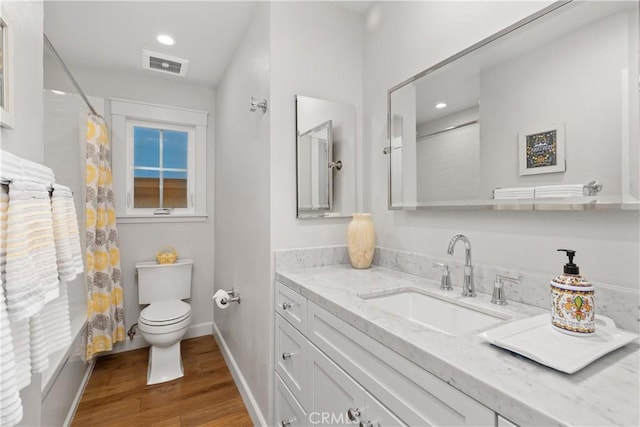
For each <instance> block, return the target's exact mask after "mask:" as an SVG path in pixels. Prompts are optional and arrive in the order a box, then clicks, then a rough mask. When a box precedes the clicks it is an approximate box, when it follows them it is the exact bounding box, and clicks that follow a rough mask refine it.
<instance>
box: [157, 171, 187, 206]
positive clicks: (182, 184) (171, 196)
mask: <svg viewBox="0 0 640 427" xmlns="http://www.w3.org/2000/svg"><path fill="white" fill-rule="evenodd" d="M168 174H170V172H165V173H164V180H163V181H164V191H163V199H164V202H163V204H162V207H163V208H186V207H188V206H187V179H186V176H185V178H183V179H180V178H169V177H168ZM185 175H186V173H185Z"/></svg>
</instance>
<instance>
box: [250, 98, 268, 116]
mask: <svg viewBox="0 0 640 427" xmlns="http://www.w3.org/2000/svg"><path fill="white" fill-rule="evenodd" d="M258 109H260V110H262V112H263V113H266V112H267V100H266V99H263V100H262V101H256V97H255V96H252V97H251V107H249V110H250V111H253V112H255V111H257V110H258Z"/></svg>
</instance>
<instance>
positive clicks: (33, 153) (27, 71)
mask: <svg viewBox="0 0 640 427" xmlns="http://www.w3.org/2000/svg"><path fill="white" fill-rule="evenodd" d="M2 10H3V11H5V12H6V13H7V16H8V17H9V18H10V19H11V21H12V24H13V25H12V27H13V28H12V30H13V33H12V36H13V49H14V52H13V61H14V70H13V72H14V73H13V76H12V78H13V90H14V92H13V102H14V118H15V122H14V129H12V130H9V129H5V128H2V130H1V131H0V132H1V134H0V136H1V137H0V141H1V143H0V145H1V146H2V149H3V150H7V151H9V152H11V153H13V154H15V155H17V156H20V157H24V158H25V159H29V160H33V161H36V162H41V161H42V46H43V41H42V29H43V25H44V24H43V17H44V12H43V6H42V2H41V1H31V2H21V1H3V2H2Z"/></svg>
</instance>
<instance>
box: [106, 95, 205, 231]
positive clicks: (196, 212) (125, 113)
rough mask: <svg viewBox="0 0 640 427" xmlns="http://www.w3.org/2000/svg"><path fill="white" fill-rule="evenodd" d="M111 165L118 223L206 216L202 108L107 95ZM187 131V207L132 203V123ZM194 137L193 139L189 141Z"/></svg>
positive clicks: (188, 218) (193, 218)
mask: <svg viewBox="0 0 640 427" xmlns="http://www.w3.org/2000/svg"><path fill="white" fill-rule="evenodd" d="M110 103H111V128H112V138H111V139H112V169H113V187H114V200H115V206H116V215H117V219H118V221H119V222H121V223H132V222H133V223H137V222H193V221H206V219H207V191H206V181H207V179H206V170H207V163H206V162H207V160H206V158H207V154H206V149H207V119H208V114H209V113H207V112H205V111H197V110H191V109H186V108H180V107H170V106H166V105H158V104H149V103H146V102H140V101H130V100H125V99H118V98H110ZM134 126H142V127H150V128H156V129H167V130H178V131H185V130H186V131H187V132H190V134H189V149H188V150H189V151H188V153H187V157H188V160H187V162H188V165H187V167H188V172H187V174H188V177H187V180H188V194H187V203H188V207H187V208H175V209H171V210H166V211H165V210H160V209H150V208H134V207H133V127H134ZM192 141H193V143H192Z"/></svg>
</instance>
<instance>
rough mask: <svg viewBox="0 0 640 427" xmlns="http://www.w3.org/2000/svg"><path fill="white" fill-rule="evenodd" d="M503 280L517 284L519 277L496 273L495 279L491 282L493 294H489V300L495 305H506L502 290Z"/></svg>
mask: <svg viewBox="0 0 640 427" xmlns="http://www.w3.org/2000/svg"><path fill="white" fill-rule="evenodd" d="M503 280H506V281H507V282H511V283H515V284H519V283H520V277H509V276H503V275H501V274H498V275H496V280H495V282H493V295H492V296H491V302H492V303H494V304H497V305H507V296H506V295H505V292H504V283H502V281H503Z"/></svg>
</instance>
